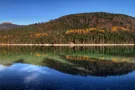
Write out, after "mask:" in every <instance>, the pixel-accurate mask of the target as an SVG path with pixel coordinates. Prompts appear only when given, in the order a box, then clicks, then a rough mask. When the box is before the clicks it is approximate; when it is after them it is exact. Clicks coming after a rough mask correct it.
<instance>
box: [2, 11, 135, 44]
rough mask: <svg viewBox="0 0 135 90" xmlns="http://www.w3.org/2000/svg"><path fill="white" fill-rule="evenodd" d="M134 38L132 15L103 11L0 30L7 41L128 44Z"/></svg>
mask: <svg viewBox="0 0 135 90" xmlns="http://www.w3.org/2000/svg"><path fill="white" fill-rule="evenodd" d="M134 41H135V18H134V17H131V16H127V15H123V14H113V13H106V12H95V13H80V14H71V15H67V16H62V17H60V18H58V19H55V20H51V21H49V22H43V23H35V24H31V25H28V26H24V27H18V28H13V29H9V30H1V31H0V43H10V44H12V43H16V44H17V43H18V44H21V43H23V44H46V43H51V44H53V43H57V44H69V43H75V44H80V43H83V44H84V43H88V44H98V43H102V44H103V43H109V44H115V43H117V44H128V43H134Z"/></svg>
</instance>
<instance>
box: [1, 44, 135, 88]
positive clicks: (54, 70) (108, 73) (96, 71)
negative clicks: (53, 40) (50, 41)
mask: <svg viewBox="0 0 135 90" xmlns="http://www.w3.org/2000/svg"><path fill="white" fill-rule="evenodd" d="M134 70H135V47H134V46H130V47H126V46H124V47H122V46H121V47H116V46H115V47H112V46H111V47H107V46H106V47H19V46H18V47H15V46H14V47H0V90H135V71H134Z"/></svg>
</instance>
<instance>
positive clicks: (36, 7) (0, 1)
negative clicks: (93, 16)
mask: <svg viewBox="0 0 135 90" xmlns="http://www.w3.org/2000/svg"><path fill="white" fill-rule="evenodd" d="M134 10H135V0H0V23H2V22H12V23H15V24H25V25H27V24H32V23H36V22H42V21H48V20H51V19H55V18H58V17H60V16H63V15H67V14H73V13H83V12H101V11H103V12H112V13H122V14H127V15H130V16H133V17H135V12H134Z"/></svg>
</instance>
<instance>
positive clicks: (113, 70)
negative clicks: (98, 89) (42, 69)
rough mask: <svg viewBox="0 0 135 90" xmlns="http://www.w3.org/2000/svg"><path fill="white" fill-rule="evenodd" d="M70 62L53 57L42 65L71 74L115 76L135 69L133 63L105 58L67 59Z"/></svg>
mask: <svg viewBox="0 0 135 90" xmlns="http://www.w3.org/2000/svg"><path fill="white" fill-rule="evenodd" d="M67 61H69V62H70V64H63V63H61V62H58V61H56V60H53V59H46V60H44V61H43V64H44V65H47V66H48V67H50V68H53V69H56V70H58V71H61V72H64V73H68V74H73V75H84V76H85V75H92V76H115V75H124V74H128V73H129V72H132V71H133V70H134V69H135V64H134V63H127V62H113V61H110V60H109V61H107V60H79V61H76V60H75V61H73V60H67Z"/></svg>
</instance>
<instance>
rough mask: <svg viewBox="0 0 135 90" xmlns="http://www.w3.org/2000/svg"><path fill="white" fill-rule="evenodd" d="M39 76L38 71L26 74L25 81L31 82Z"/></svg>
mask: <svg viewBox="0 0 135 90" xmlns="http://www.w3.org/2000/svg"><path fill="white" fill-rule="evenodd" d="M38 77H39V74H38V73H32V74H31V75H29V76H26V77H25V78H24V81H25V83H29V82H31V81H34V80H35V79H37V78H38Z"/></svg>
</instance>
